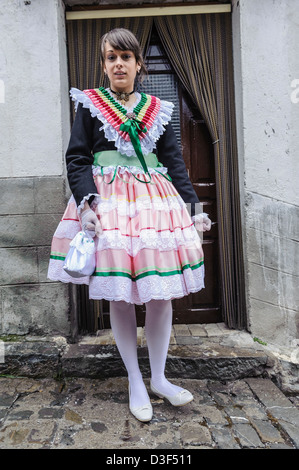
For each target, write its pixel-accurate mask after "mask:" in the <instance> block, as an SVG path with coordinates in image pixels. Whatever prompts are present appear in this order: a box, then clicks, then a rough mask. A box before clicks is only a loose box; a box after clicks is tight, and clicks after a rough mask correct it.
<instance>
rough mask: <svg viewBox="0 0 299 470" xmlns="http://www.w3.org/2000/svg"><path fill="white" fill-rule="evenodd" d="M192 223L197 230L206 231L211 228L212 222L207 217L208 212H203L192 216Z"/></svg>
mask: <svg viewBox="0 0 299 470" xmlns="http://www.w3.org/2000/svg"><path fill="white" fill-rule="evenodd" d="M194 225H195V228H196V230H198V231H199V232H206V231H209V230H211V226H212V222H211V220H210V219H209V217H208V214H206V213H205V212H203V213H202V214H198V215H195V216H194Z"/></svg>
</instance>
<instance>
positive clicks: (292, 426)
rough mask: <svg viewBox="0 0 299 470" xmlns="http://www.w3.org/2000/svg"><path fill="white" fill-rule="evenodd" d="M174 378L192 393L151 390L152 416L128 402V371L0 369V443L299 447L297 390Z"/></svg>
mask: <svg viewBox="0 0 299 470" xmlns="http://www.w3.org/2000/svg"><path fill="white" fill-rule="evenodd" d="M172 381H173V382H174V383H176V384H178V385H180V386H183V387H186V388H188V389H189V390H190V391H191V392H192V393H193V394H194V397H195V398H194V401H193V402H191V403H190V404H188V405H186V406H184V407H180V408H175V407H173V406H171V405H170V404H169V403H167V402H165V401H164V400H162V399H158V398H157V397H155V396H154V395H152V394H151V392H150V397H151V400H152V405H153V409H154V416H153V419H152V420H151V422H149V423H140V422H139V421H137V420H136V419H135V418H134V417H133V416H132V415H131V414H130V412H129V409H128V393H127V379H126V378H108V379H105V380H97V379H90V378H69V379H64V380H62V381H56V380H54V379H51V378H45V379H33V378H17V377H15V378H12V377H1V378H0V448H1V449H115V450H119V451H121V449H131V450H132V449H135V451H136V452H137V450H140V451H141V450H142V449H151V450H155V451H158V450H159V449H160V451H161V449H164V451H163V452H172V453H175V451H176V450H178V449H187V450H189V449H190V450H192V449H193V451H195V450H196V449H298V448H299V400H298V397H287V396H286V395H285V394H283V393H282V392H281V391H280V389H278V388H277V387H276V386H275V385H274V384H273V382H272V381H271V380H270V379H262V378H249V379H242V380H235V381H231V382H226V383H222V382H220V381H211V380H194V379H187V380H182V379H174V380H172ZM146 384H147V386H148V381H147V380H146ZM137 454H138V452H137ZM113 455H117V451H116V453H115V454H113ZM136 466H137V464H136Z"/></svg>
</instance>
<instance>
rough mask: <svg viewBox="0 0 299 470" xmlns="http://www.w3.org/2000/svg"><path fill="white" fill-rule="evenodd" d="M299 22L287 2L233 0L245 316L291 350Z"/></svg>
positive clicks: (298, 328) (298, 231)
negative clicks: (294, 83)
mask: <svg viewBox="0 0 299 470" xmlns="http://www.w3.org/2000/svg"><path fill="white" fill-rule="evenodd" d="M298 25H299V8H298V4H297V5H296V2H293V1H292V0H288V1H285V0H283V1H282V0H275V1H272V0H263V2H260V1H259V0H250V1H248V0H240V1H234V2H233V28H234V41H233V42H234V64H235V86H236V109H237V131H238V153H239V164H240V189H241V194H242V201H243V208H242V217H243V228H244V231H243V237H244V251H245V268H246V274H247V282H246V288H247V299H248V306H247V307H248V318H249V323H250V329H251V331H252V333H253V334H254V335H256V336H258V337H260V338H261V339H263V340H264V341H268V342H270V343H274V344H277V345H281V346H283V347H292V348H294V347H296V345H297V348H298V338H299V311H298V310H299V309H298V305H299V302H298V301H299V293H298V292H299V289H298V279H299V278H298V275H299V270H298V265H299V247H298V241H299V207H298V206H299V204H298V203H299V192H298V175H299V158H298V157H299V154H298V153H299V152H298V128H299V103H298V102H296V100H294V98H293V96H294V89H293V88H292V83H293V80H294V79H298V78H299V75H298V71H299V56H298V54H296V49H297V44H298V41H299V28H298ZM298 83H299V81H298Z"/></svg>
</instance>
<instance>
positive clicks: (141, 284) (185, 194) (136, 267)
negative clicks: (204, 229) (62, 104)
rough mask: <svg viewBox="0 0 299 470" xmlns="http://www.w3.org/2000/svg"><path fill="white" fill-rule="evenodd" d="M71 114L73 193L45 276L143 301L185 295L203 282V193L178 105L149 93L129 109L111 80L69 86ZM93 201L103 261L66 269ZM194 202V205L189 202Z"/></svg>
mask: <svg viewBox="0 0 299 470" xmlns="http://www.w3.org/2000/svg"><path fill="white" fill-rule="evenodd" d="M71 97H72V99H73V101H74V102H75V109H76V117H75V120H74V124H73V128H72V132H71V137H70V142H69V146H68V149H67V152H66V164H67V174H68V181H69V185H70V189H71V191H72V196H71V198H70V200H69V202H68V205H67V208H66V210H65V212H64V214H63V217H62V219H61V221H60V223H59V225H58V227H57V230H56V231H55V234H54V236H53V241H52V247H51V256H50V264H49V271H48V277H49V278H50V279H52V280H54V281H62V282H72V283H81V284H87V285H89V296H90V298H91V299H106V300H109V301H112V300H123V301H125V302H128V303H132V304H142V303H144V302H149V301H150V300H152V299H156V300H162V299H164V300H169V299H175V298H181V297H183V296H185V295H187V294H189V293H191V292H197V291H199V290H200V289H202V288H203V287H204V259H203V250H202V245H201V240H200V237H199V235H198V233H197V230H196V229H195V226H194V217H195V218H196V217H197V218H200V217H201V215H202V214H198V215H196V213H195V211H196V209H195V206H196V205H199V200H198V198H197V195H196V193H195V191H194V189H193V186H192V184H191V182H190V180H189V177H188V173H187V171H186V167H185V164H184V161H183V158H182V155H181V152H180V150H179V147H178V144H177V141H176V138H175V134H174V131H173V129H172V127H171V124H170V119H171V114H172V111H173V104H172V103H169V102H167V101H163V100H160V99H159V98H157V97H154V96H150V95H147V94H145V93H136V97H137V100H136V102H135V105H134V107H133V108H131V109H129V108H126V107H124V106H122V105H121V104H120V103H119V102H118V101H116V100H115V99H114V98H113V96H112V93H111V91H110V90H109V89H104V88H98V89H91V90H84V91H80V90H78V89H75V88H72V89H71ZM86 200H87V201H88V202H89V204H90V206H91V208H92V210H93V211H94V212H95V214H96V215H97V217H98V218H99V220H100V222H101V226H102V230H103V232H102V234H101V235H100V236H99V237H95V245H96V269H95V271H94V273H93V275H92V276H90V277H84V278H77V279H75V278H72V277H70V276H69V275H68V274H67V273H66V272H65V271H64V270H63V263H64V259H65V257H66V254H67V252H68V249H69V245H70V242H71V240H72V239H73V238H74V237H75V235H76V234H77V233H78V232H79V231H80V230H81V229H82V227H81V222H80V212H81V210H82V208H83V206H84V202H85V201H86ZM188 208H189V209H190V210H191V211H188Z"/></svg>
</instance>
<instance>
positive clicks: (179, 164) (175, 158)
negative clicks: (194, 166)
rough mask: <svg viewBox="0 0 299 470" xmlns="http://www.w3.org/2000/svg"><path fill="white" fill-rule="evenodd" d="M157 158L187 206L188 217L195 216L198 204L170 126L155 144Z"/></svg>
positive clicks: (169, 125)
mask: <svg viewBox="0 0 299 470" xmlns="http://www.w3.org/2000/svg"><path fill="white" fill-rule="evenodd" d="M157 157H158V160H159V162H161V163H162V164H163V165H164V166H165V167H167V168H168V174H169V176H170V177H171V179H172V183H173V185H174V187H175V188H176V190H177V191H178V193H179V194H180V196H181V197H182V199H183V201H184V202H186V203H187V204H188V206H189V207H188V208H189V210H190V215H195V213H196V204H197V203H199V199H198V197H197V194H196V192H195V190H194V188H193V185H192V183H191V181H190V179H189V176H188V172H187V169H186V165H185V162H184V159H183V156H182V153H181V151H180V148H179V145H178V143H177V138H176V135H175V133H174V130H173V128H172V126H171V124H168V125H167V126H166V128H165V132H164V134H163V135H162V136H161V137H160V139H159V141H158V143H157Z"/></svg>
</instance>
